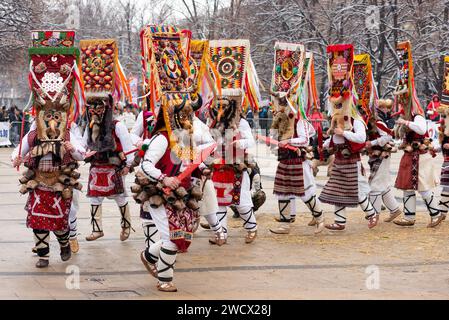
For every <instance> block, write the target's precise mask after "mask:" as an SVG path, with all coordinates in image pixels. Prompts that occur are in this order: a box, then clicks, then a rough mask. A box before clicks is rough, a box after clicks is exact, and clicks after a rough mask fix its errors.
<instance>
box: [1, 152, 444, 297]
mask: <svg viewBox="0 0 449 320" xmlns="http://www.w3.org/2000/svg"><path fill="white" fill-rule="evenodd" d="M261 148H263V147H261ZM10 151H11V150H10V149H4V148H2V149H0V212H1V213H0V221H1V227H2V228H1V232H0V252H1V255H0V283H1V286H0V299H32V298H39V299H40V298H42V299H98V298H99V299H105V298H136V299H317V298H321V299H393V298H397V299H449V251H448V250H447V248H448V243H449V223H448V222H445V223H443V224H442V225H441V226H439V227H438V228H436V229H428V228H426V224H427V222H428V219H429V218H428V215H427V214H426V213H425V208H424V206H423V203H422V201H420V200H419V201H418V210H419V213H418V217H417V218H418V219H417V224H416V225H415V226H414V227H411V228H400V227H397V226H395V225H393V224H387V223H381V224H380V225H379V226H378V227H377V228H375V229H373V230H368V227H367V223H366V221H365V219H364V218H363V214H362V213H361V212H360V211H358V210H350V212H349V221H348V227H347V230H346V231H344V232H341V233H333V232H330V231H324V232H323V233H322V234H321V235H314V234H313V228H310V227H307V222H308V221H309V220H310V215H309V214H308V213H307V211H306V207H305V206H304V204H302V203H299V201H298V210H299V217H298V218H297V220H296V222H295V224H294V227H293V229H292V232H291V234H290V235H288V236H275V235H272V234H270V233H269V231H268V228H269V227H270V226H274V225H275V223H274V221H273V215H274V214H275V213H276V212H277V203H276V201H275V199H274V197H273V195H272V186H273V176H274V171H275V165H276V162H275V159H274V158H273V156H271V155H270V154H268V153H267V154H265V155H261V156H259V158H258V162H259V165H260V166H261V170H262V174H263V185H264V189H265V191H266V193H267V196H268V199H267V203H266V204H265V205H264V206H263V207H262V208H261V210H260V212H259V213H258V215H257V217H258V222H259V236H258V238H257V240H256V242H255V243H253V244H250V245H246V244H244V236H245V232H244V230H243V228H242V227H241V224H242V223H241V221H240V220H235V219H233V218H231V217H230V219H229V220H230V239H229V244H227V245H225V246H223V247H220V248H217V247H212V246H210V245H209V244H208V242H207V239H208V237H209V236H210V235H211V233H210V231H207V230H203V229H201V227H200V229H199V230H198V232H197V233H196V234H195V239H194V241H193V244H192V246H191V248H190V249H189V252H188V253H187V254H181V255H179V256H178V261H177V264H176V273H175V281H176V284H177V286H178V289H179V292H177V293H175V294H166V293H161V292H159V291H157V290H156V288H155V285H156V281H155V279H153V278H152V277H151V276H150V275H149V274H147V272H146V270H145V269H144V267H143V266H142V264H141V262H140V259H139V253H140V251H141V250H142V249H143V246H144V238H143V232H142V230H141V228H140V222H139V217H138V207H137V205H135V204H134V203H132V198H130V203H132V222H133V225H134V228H135V229H136V232H135V233H132V234H131V237H130V239H129V240H128V241H126V242H121V241H120V240H119V232H120V225H119V212H118V209H117V208H116V206H115V203H113V202H112V201H106V203H105V207H104V229H105V237H104V238H102V239H99V240H97V241H95V242H86V241H85V240H84V237H85V236H86V235H87V234H89V231H90V224H89V203H88V201H87V199H86V197H85V195H84V194H83V195H82V197H81V209H80V212H79V218H78V221H79V223H78V224H79V232H80V236H79V239H80V247H81V249H80V252H79V253H78V254H75V255H73V257H72V259H71V260H70V261H68V262H61V261H60V258H59V250H58V245H57V242H56V240H55V239H54V237H52V241H51V257H50V267H49V268H48V269H47V270H40V269H36V268H35V267H34V264H35V262H36V256H35V255H34V254H32V253H31V248H32V247H33V237H32V232H31V230H29V229H27V228H26V226H25V218H26V213H25V211H24V210H23V207H24V204H25V201H26V197H25V196H21V195H20V194H19V193H18V189H19V183H18V181H17V178H18V176H19V173H18V172H17V171H16V170H15V169H12V168H11V167H10V164H9V154H10ZM435 162H436V167H438V166H439V165H440V163H441V158H440V157H438V158H437V159H436V160H435ZM398 165H399V154H397V155H394V157H393V165H392V169H394V170H393V172H392V181H394V174H395V173H396V170H397V166H398ZM87 169H88V167H87V166H85V165H83V166H82V167H81V172H82V179H81V181H82V182H83V184H84V185H86V179H87ZM436 170H438V169H437V168H436ZM128 180H129V181H131V180H132V177H128ZM325 181H326V172H325V168H322V170H321V171H320V172H319V174H318V179H317V184H318V186H319V188H321V186H322V185H323V184H324V183H325ZM129 185H130V184H128V187H129ZM437 193H438V194H439V190H437ZM396 195H397V196H398V199H399V196H400V193H399V192H397V194H396ZM418 198H419V197H418ZM325 209H326V215H327V220H328V221H330V220H331V219H332V218H333V217H332V213H331V207H330V206H325ZM385 215H386V213H384V214H383V216H385ZM74 271H75V273H73V272H74ZM76 271H79V289H78V288H77V287H76V286H75V287H74V286H73V282H72V279H76V274H77V273H76Z"/></svg>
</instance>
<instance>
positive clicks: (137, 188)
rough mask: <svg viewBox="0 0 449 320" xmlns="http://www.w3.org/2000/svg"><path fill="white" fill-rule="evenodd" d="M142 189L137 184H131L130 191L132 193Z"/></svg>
mask: <svg viewBox="0 0 449 320" xmlns="http://www.w3.org/2000/svg"><path fill="white" fill-rule="evenodd" d="M141 191H142V187H141V186H140V185H138V184H133V185H132V186H131V192H132V193H140V192H141Z"/></svg>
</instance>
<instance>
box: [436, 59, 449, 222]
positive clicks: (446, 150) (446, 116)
mask: <svg viewBox="0 0 449 320" xmlns="http://www.w3.org/2000/svg"><path fill="white" fill-rule="evenodd" d="M442 82H443V90H442V94H441V105H440V107H439V108H438V113H439V114H440V115H441V125H440V132H439V138H440V144H441V151H442V153H443V156H444V162H443V166H442V168H441V186H442V191H441V199H440V211H441V213H442V214H443V217H446V215H447V212H448V210H449V56H448V57H445V58H444V74H443V81H442Z"/></svg>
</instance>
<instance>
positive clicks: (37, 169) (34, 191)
mask: <svg viewBox="0 0 449 320" xmlns="http://www.w3.org/2000/svg"><path fill="white" fill-rule="evenodd" d="M74 37H75V33H74V31H33V32H32V38H33V47H32V48H30V49H29V51H28V52H29V58H30V76H29V78H30V85H31V90H32V94H33V109H34V114H35V115H36V121H35V125H33V126H32V128H31V130H30V132H29V133H28V134H27V135H26V136H25V137H24V138H23V139H22V141H21V144H20V148H19V149H20V150H19V152H18V154H19V156H20V157H23V160H24V163H25V166H26V167H27V170H26V171H25V172H24V174H23V176H22V177H21V178H20V179H19V181H20V183H21V184H22V187H21V189H20V192H21V193H22V194H25V193H28V194H29V196H28V201H27V204H26V210H27V211H28V216H27V226H28V227H29V228H32V229H33V232H34V235H35V240H36V251H37V254H38V256H39V258H40V259H39V261H38V263H37V264H36V267H46V266H48V257H49V252H50V248H49V237H50V235H49V232H50V231H53V232H54V233H55V235H56V237H57V239H58V242H59V244H60V247H61V258H62V259H63V260H64V261H65V260H68V259H69V258H70V254H71V252H70V245H69V243H68V240H69V221H68V219H69V212H70V209H71V204H72V197H73V192H74V190H81V188H82V185H81V183H80V182H78V179H79V177H80V174H79V172H77V171H76V169H77V168H78V163H77V160H81V159H82V156H83V152H84V149H83V148H82V147H81V146H80V144H79V142H78V141H77V137H76V136H72V135H71V134H70V128H71V123H72V122H73V121H75V120H76V116H77V114H78V113H79V112H78V110H79V108H80V106H81V101H79V100H78V99H80V98H81V99H82V89H81V83H80V82H79V75H78V73H79V70H78V67H77V65H78V63H79V51H78V49H76V48H74V47H73V40H74ZM74 97H75V98H76V99H73V98H74ZM75 100H76V103H75ZM67 143H70V144H71V149H66V146H67Z"/></svg>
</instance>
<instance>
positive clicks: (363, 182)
mask: <svg viewBox="0 0 449 320" xmlns="http://www.w3.org/2000/svg"><path fill="white" fill-rule="evenodd" d="M327 52H328V74H329V91H330V92H329V96H330V97H329V102H330V103H331V104H332V111H333V114H332V124H331V128H330V130H329V131H330V133H333V134H332V136H331V138H330V139H329V140H327V141H326V143H325V144H324V146H325V147H328V148H330V150H331V152H333V153H335V161H334V164H333V168H332V172H331V174H330V178H329V180H328V181H327V183H326V185H325V186H324V188H323V191H322V192H321V195H320V197H319V199H320V200H321V202H324V203H328V204H332V205H334V206H335V211H334V214H335V223H333V224H330V225H326V228H328V229H331V230H343V229H344V228H345V224H346V215H345V208H346V207H357V206H358V205H360V207H361V209H362V210H363V211H364V213H365V218H366V219H367V220H368V221H369V224H368V226H369V227H370V228H372V227H374V226H376V224H377V221H378V216H377V215H376V214H375V211H374V209H373V206H372V205H371V202H370V201H369V199H368V195H369V190H370V189H369V185H368V181H367V179H366V177H365V174H364V170H363V168H362V163H361V157H360V152H361V150H362V149H363V148H364V146H365V141H366V125H365V122H364V121H363V120H362V119H361V117H360V115H359V113H358V112H357V109H356V106H355V102H356V101H357V92H356V90H355V86H354V78H353V73H354V48H353V46H352V45H350V44H343V45H331V46H328V48H327ZM337 126H338V127H339V128H340V129H342V130H343V134H341V135H336V134H334V129H335V128H336V127H337Z"/></svg>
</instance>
